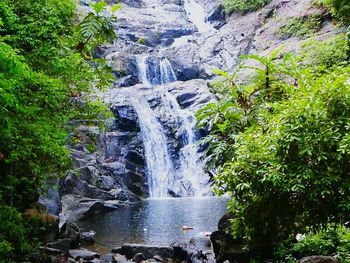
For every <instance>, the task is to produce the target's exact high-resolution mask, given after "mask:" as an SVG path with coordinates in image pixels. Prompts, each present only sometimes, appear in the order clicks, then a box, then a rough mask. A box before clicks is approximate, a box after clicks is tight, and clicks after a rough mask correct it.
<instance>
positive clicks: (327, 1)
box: [318, 0, 350, 25]
mask: <svg viewBox="0 0 350 263" xmlns="http://www.w3.org/2000/svg"><path fill="white" fill-rule="evenodd" d="M318 2H319V3H321V4H323V5H325V6H326V7H328V8H329V9H330V11H331V13H332V15H333V16H334V17H335V18H336V19H337V20H339V21H341V22H343V23H344V24H347V25H349V24H350V15H349V14H350V3H349V1H347V0H318Z"/></svg>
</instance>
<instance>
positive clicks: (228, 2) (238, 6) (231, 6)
mask: <svg viewBox="0 0 350 263" xmlns="http://www.w3.org/2000/svg"><path fill="white" fill-rule="evenodd" d="M270 2H271V0H225V2H224V8H225V11H226V13H228V14H232V13H234V12H241V13H246V12H250V11H255V10H258V9H259V8H261V7H263V6H264V5H267V4H269V3H270Z"/></svg>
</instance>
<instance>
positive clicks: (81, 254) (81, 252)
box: [68, 249, 100, 260]
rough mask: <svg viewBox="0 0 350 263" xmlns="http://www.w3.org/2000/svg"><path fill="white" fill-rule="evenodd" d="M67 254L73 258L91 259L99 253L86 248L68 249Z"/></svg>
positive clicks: (97, 256)
mask: <svg viewBox="0 0 350 263" xmlns="http://www.w3.org/2000/svg"><path fill="white" fill-rule="evenodd" d="M68 256H70V257H72V258H74V260H79V259H84V260H92V259H95V258H100V255H99V254H97V253H95V252H92V251H89V250H86V249H71V250H69V251H68Z"/></svg>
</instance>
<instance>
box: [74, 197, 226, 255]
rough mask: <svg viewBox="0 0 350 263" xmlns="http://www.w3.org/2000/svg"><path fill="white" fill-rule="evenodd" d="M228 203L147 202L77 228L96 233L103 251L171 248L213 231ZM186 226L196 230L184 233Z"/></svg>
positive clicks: (204, 200)
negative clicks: (150, 246)
mask: <svg viewBox="0 0 350 263" xmlns="http://www.w3.org/2000/svg"><path fill="white" fill-rule="evenodd" d="M227 201H228V200H227V199H225V198H218V197H203V198H168V199H147V200H144V201H142V202H139V203H136V204H133V205H130V206H126V207H122V208H120V209H118V210H115V211H112V212H110V213H105V214H100V215H96V216H93V217H91V218H89V219H86V220H84V221H80V222H78V225H79V227H80V228H81V229H82V230H83V231H88V230H94V231H95V232H96V237H95V239H96V242H97V244H98V245H100V246H104V247H109V248H112V247H115V246H119V245H122V244H124V243H138V244H154V245H170V244H171V243H173V242H182V241H188V240H189V239H190V238H191V237H193V236H196V235H198V234H199V233H200V232H212V231H214V230H215V229H216V228H217V223H218V221H219V219H220V218H221V217H222V216H223V215H224V214H225V213H226V211H227V210H226V204H227ZM183 226H189V227H191V228H193V229H192V230H187V231H184V230H183Z"/></svg>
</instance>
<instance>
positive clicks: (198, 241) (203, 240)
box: [190, 236, 213, 253]
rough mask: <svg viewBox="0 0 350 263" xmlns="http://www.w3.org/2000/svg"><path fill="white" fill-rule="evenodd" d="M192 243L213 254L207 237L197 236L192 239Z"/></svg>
mask: <svg viewBox="0 0 350 263" xmlns="http://www.w3.org/2000/svg"><path fill="white" fill-rule="evenodd" d="M190 243H191V244H193V245H194V246H196V247H197V248H199V249H201V250H202V251H203V252H209V253H211V252H213V250H212V245H211V241H210V239H209V238H208V237H206V236H196V237H192V238H191V240H190Z"/></svg>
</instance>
